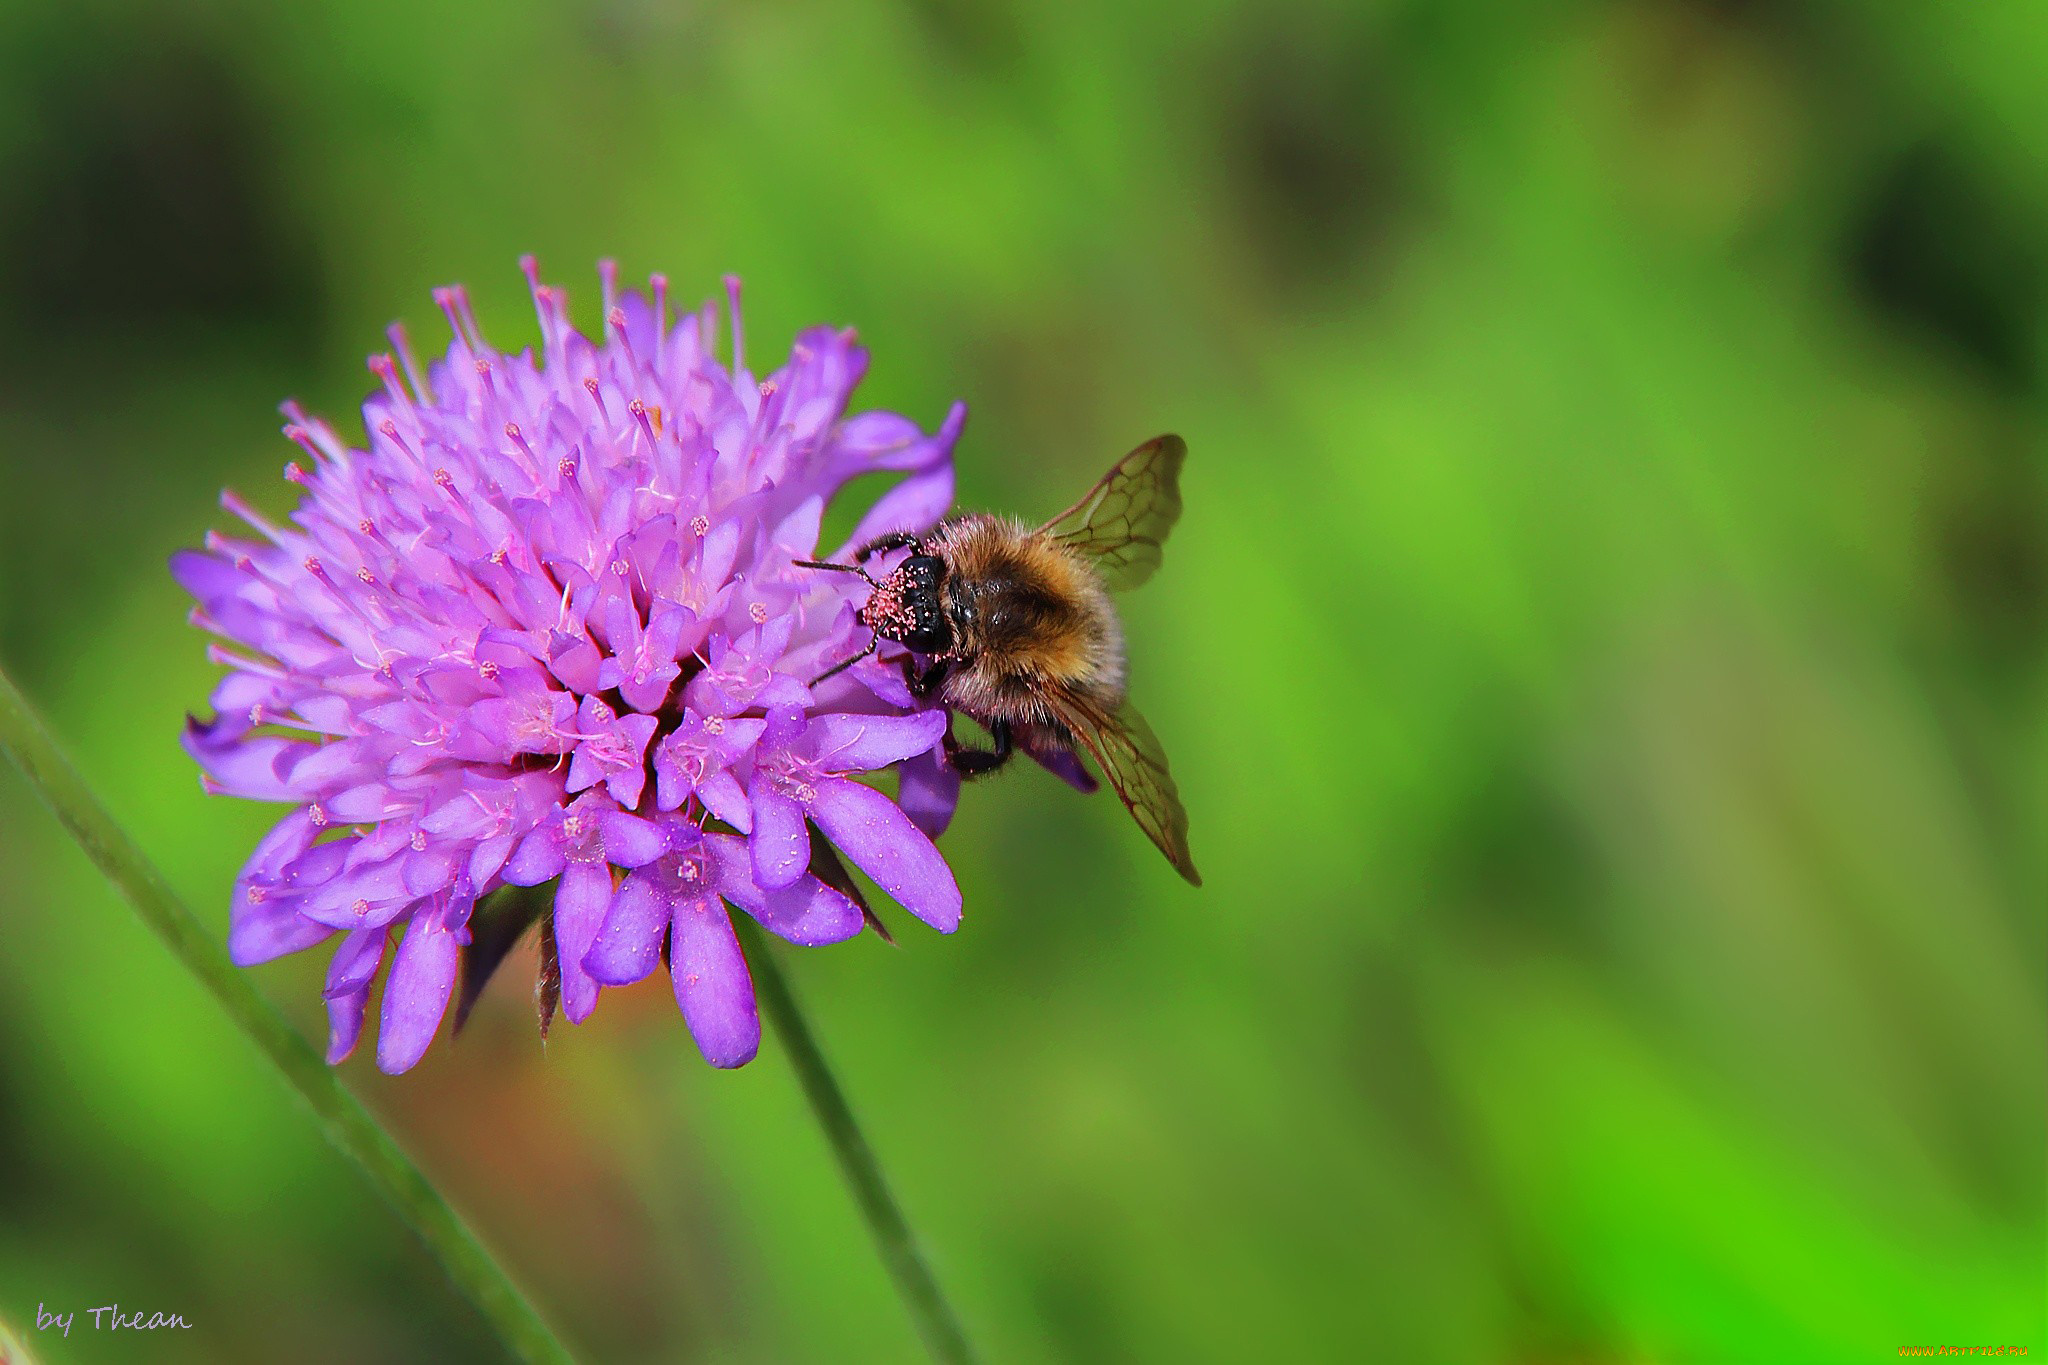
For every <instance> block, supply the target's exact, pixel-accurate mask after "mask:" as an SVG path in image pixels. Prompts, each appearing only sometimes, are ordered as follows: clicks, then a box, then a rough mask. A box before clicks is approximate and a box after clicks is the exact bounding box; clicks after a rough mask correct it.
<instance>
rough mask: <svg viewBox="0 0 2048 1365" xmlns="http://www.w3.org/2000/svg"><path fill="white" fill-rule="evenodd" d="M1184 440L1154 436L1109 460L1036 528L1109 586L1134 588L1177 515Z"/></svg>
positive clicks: (1155, 560) (1151, 566)
mask: <svg viewBox="0 0 2048 1365" xmlns="http://www.w3.org/2000/svg"><path fill="white" fill-rule="evenodd" d="M1187 457H1188V443H1187V442H1186V441H1183V440H1181V438H1180V437H1178V436H1155V437H1153V438H1152V439H1151V440H1149V441H1147V442H1145V444H1143V445H1141V446H1139V447H1138V448H1137V449H1136V450H1134V451H1132V452H1131V453H1130V454H1128V455H1126V456H1124V457H1123V458H1122V459H1121V460H1118V461H1117V462H1116V463H1115V464H1114V465H1111V466H1110V470H1109V472H1108V473H1107V474H1104V475H1103V476H1102V477H1101V478H1100V479H1099V480H1097V481H1096V484H1095V486H1094V487H1093V488H1091V489H1089V490H1088V492H1087V494H1086V496H1084V497H1083V498H1082V499H1081V500H1080V501H1079V502H1077V503H1075V504H1074V505H1073V506H1072V507H1069V508H1068V509H1067V510H1066V511H1064V512H1062V513H1060V514H1059V515H1058V516H1056V517H1054V518H1053V519H1052V520H1051V521H1049V522H1047V523H1046V524H1045V525H1044V526H1042V527H1040V528H1039V530H1040V532H1041V533H1043V534H1045V535H1048V536H1051V537H1052V538H1053V539H1054V540H1057V541H1058V542H1060V544H1062V545H1064V546H1066V547H1067V548H1068V549H1070V550H1073V551H1075V552H1076V553H1078V554H1079V555H1080V556H1081V557H1082V558H1084V559H1086V560H1088V561H1089V562H1090V563H1091V564H1093V565H1094V566H1095V571H1096V572H1097V573H1099V574H1101V575H1102V581H1103V583H1104V584H1105V585H1107V586H1108V587H1109V588H1111V589H1113V590H1116V591H1122V590H1123V589H1126V588H1135V587H1137V586H1138V585H1139V584H1141V583H1143V582H1144V581H1145V580H1146V579H1148V578H1150V577H1151V576H1152V574H1153V571H1154V570H1156V569H1157V568H1158V567H1159V547H1160V546H1161V545H1163V544H1165V543H1166V533H1167V532H1168V531H1171V530H1172V529H1173V524H1174V523H1175V522H1176V521H1178V520H1180V467H1181V465H1182V464H1183V463H1184V462H1185V461H1186V460H1187Z"/></svg>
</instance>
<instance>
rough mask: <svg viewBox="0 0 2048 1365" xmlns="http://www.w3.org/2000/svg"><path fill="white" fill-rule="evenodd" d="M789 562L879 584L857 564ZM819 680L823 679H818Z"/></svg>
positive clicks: (807, 560)
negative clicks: (857, 576)
mask: <svg viewBox="0 0 2048 1365" xmlns="http://www.w3.org/2000/svg"><path fill="white" fill-rule="evenodd" d="M789 562H790V563H792V564H794V565H796V566H797V567H798V568H799V569H831V570H832V571H833V572H835V573H857V574H859V575H860V576H861V577H862V578H864V579H867V585H868V586H869V587H871V588H873V587H879V586H880V585H879V584H877V583H876V582H875V580H874V579H872V578H868V571H867V570H866V569H863V568H862V567H861V566H860V565H858V564H830V563H827V562H826V561H824V560H822V559H792V560H790V561H789ZM828 676H829V675H828ZM820 681H823V679H820Z"/></svg>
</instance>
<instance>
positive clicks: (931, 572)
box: [900, 555, 953, 654]
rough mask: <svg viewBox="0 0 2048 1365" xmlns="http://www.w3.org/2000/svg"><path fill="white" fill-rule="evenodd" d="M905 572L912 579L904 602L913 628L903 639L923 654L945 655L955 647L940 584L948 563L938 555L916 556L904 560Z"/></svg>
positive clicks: (904, 595) (903, 570)
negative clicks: (940, 594) (940, 591)
mask: <svg viewBox="0 0 2048 1365" xmlns="http://www.w3.org/2000/svg"><path fill="white" fill-rule="evenodd" d="M902 572H903V573H904V574H906V575H907V576H908V578H909V586H908V589H907V590H906V591H905V592H904V594H903V605H904V607H905V608H906V609H907V610H908V612H909V614H910V620H911V627H910V629H909V630H908V631H906V632H905V633H904V634H903V635H902V636H901V637H900V638H901V639H902V641H903V643H904V644H906V645H909V646H910V647H911V648H912V649H914V650H916V651H917V652H918V653H920V654H943V653H945V652H946V651H947V650H949V649H951V648H952V647H953V628H952V626H951V625H950V624H949V623H948V622H947V620H946V612H945V604H944V603H943V601H941V599H940V596H939V583H940V581H941V580H943V579H944V578H945V576H946V563H945V561H944V560H942V559H940V558H939V557H938V556H937V555H912V556H911V557H910V558H909V559H906V560H904V561H903V568H902Z"/></svg>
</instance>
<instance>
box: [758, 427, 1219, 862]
mask: <svg viewBox="0 0 2048 1365" xmlns="http://www.w3.org/2000/svg"><path fill="white" fill-rule="evenodd" d="M1187 449H1188V448H1187V443H1186V442H1185V441H1183V440H1181V438H1180V437H1178V436H1161V437H1158V438H1156V439H1154V440H1151V441H1147V442H1146V443H1145V444H1144V445H1141V446H1139V447H1138V448H1137V449H1136V450H1134V451H1132V452H1131V453H1130V454H1128V455H1126V456H1124V458H1123V459H1121V460H1119V461H1117V462H1116V464H1114V465H1112V466H1111V467H1110V470H1109V472H1108V473H1107V474H1104V475H1103V476H1102V478H1101V479H1100V480H1098V481H1097V482H1096V484H1095V486H1094V487H1093V488H1091V489H1089V490H1088V492H1087V494H1086V495H1084V496H1083V497H1082V498H1081V500H1080V501H1079V502H1077V503H1075V504H1074V505H1073V506H1072V507H1069V508H1068V509H1067V510H1066V511H1064V512H1062V513H1060V514H1059V515H1058V516H1056V517H1054V518H1053V519H1052V520H1051V521H1048V522H1047V523H1045V524H1044V525H1043V526H1040V527H1037V528H1035V529H1034V528H1031V527H1029V526H1026V525H1025V524H1024V523H1022V522H1019V521H1015V520H1012V519H1010V518H1006V517H995V516H988V515H985V514H977V515H973V516H964V517H955V518H952V519H951V520H948V521H945V522H942V523H940V525H939V526H938V527H937V528H936V529H935V530H933V531H932V532H931V533H930V534H928V535H924V536H914V535H909V534H906V533H903V532H895V533H892V534H889V535H884V536H880V537H877V538H876V539H874V540H871V541H869V542H867V543H866V544H865V545H862V546H861V547H860V548H859V549H857V550H856V551H855V552H854V555H853V560H854V562H853V563H851V564H833V563H827V562H824V561H820V560H797V561H795V563H797V564H798V565H799V566H801V567H803V568H808V569H831V570H835V571H837V572H840V573H853V574H859V575H860V576H861V577H862V578H863V579H865V580H866V581H867V583H868V585H869V587H870V588H872V589H873V591H871V592H870V593H869V594H868V598H867V601H866V602H864V603H862V604H861V607H860V609H859V613H858V615H859V620H860V623H861V624H862V625H864V626H866V627H867V628H868V629H869V630H870V631H871V632H873V636H872V638H871V639H870V640H869V641H868V644H867V648H865V649H863V650H862V651H861V652H860V653H858V654H856V655H854V656H853V657H852V658H850V659H847V660H845V661H844V662H842V663H840V664H839V665H837V666H836V667H834V668H832V669H830V670H828V671H827V672H826V673H824V674H823V675H821V676H820V677H818V678H817V679H816V680H815V681H816V682H823V681H825V679H826V678H830V677H832V676H833V675H834V674H837V673H839V672H842V671H843V670H845V669H848V668H851V667H852V666H853V665H854V664H856V663H859V662H860V661H861V660H862V659H865V658H867V657H868V656H869V655H871V654H873V653H875V651H876V650H877V649H879V648H880V647H881V643H882V642H883V641H884V640H893V641H896V642H897V643H899V644H902V645H904V646H906V647H907V648H908V650H909V654H908V655H906V656H905V658H904V660H903V670H904V678H905V680H906V681H907V682H908V683H909V685H910V690H911V691H912V693H914V694H915V695H917V696H919V697H930V696H933V695H936V696H937V697H938V698H939V700H940V701H941V702H943V703H944V704H945V705H946V706H947V707H949V708H951V709H952V710H955V711H959V712H961V713H963V714H964V715H967V716H969V717H971V718H972V719H974V720H976V721H978V722H980V723H981V725H983V726H984V727H985V728H986V729H987V730H988V732H989V738H990V741H991V745H992V747H990V748H987V749H972V748H966V747H963V746H961V745H959V744H957V743H955V742H954V741H953V739H952V737H951V735H950V734H949V735H948V736H947V752H948V754H949V755H950V757H951V759H952V763H953V766H954V768H956V769H957V770H958V771H959V772H960V774H961V775H962V776H964V777H975V776H979V775H981V774H984V773H989V772H993V771H995V770H996V769H997V768H1000V767H1002V765H1003V764H1004V763H1005V762H1007V761H1008V759H1009V758H1010V756H1011V754H1012V753H1013V752H1014V751H1015V750H1017V749H1019V748H1021V749H1023V750H1024V751H1025V752H1027V753H1029V754H1031V755H1032V756H1033V757H1035V758H1037V759H1039V760H1040V761H1041V762H1043V763H1045V764H1046V766H1048V767H1050V768H1052V769H1053V770H1054V771H1055V772H1058V773H1061V775H1063V776H1068V777H1069V779H1070V780H1074V779H1077V778H1078V779H1079V781H1077V782H1076V785H1084V784H1085V789H1088V790H1092V789H1093V786H1094V784H1093V782H1092V781H1088V780H1087V777H1086V774H1085V772H1084V771H1083V770H1082V769H1081V768H1080V765H1079V764H1078V763H1077V762H1076V761H1075V758H1074V754H1075V750H1076V747H1077V746H1078V747H1079V748H1081V749H1085V750H1086V751H1087V753H1088V755H1089V756H1090V757H1091V758H1093V759H1094V760H1095V763H1096V766H1097V767H1099V768H1101V769H1102V772H1103V775H1104V776H1106V777H1107V778H1108V779H1109V783H1110V785H1111V786H1112V787H1114V788H1115V789H1116V793H1117V795H1118V796H1119V797H1121V798H1122V799H1123V803H1124V805H1125V806H1126V807H1128V808H1129V810H1130V812H1131V815H1132V816H1133V817H1134V818H1135V819H1136V820H1137V822H1138V827H1139V828H1140V829H1142V830H1144V831H1145V833H1146V835H1147V836H1148V837H1149V838H1150V839H1151V840H1152V842H1153V843H1154V844H1157V845H1158V846H1159V851H1160V852H1162V853H1164V854H1165V855H1166V858H1167V861H1168V862H1170V863H1172V864H1173V866H1174V869H1175V870H1176V871H1178V872H1179V873H1180V875H1181V876H1183V877H1185V878H1187V879H1188V881H1190V882H1191V883H1193V884H1194V885H1196V886H1200V885H1201V884H1202V879H1201V876H1200V875H1199V874H1198V873H1197V872H1196V871H1195V863H1194V859H1193V858H1192V857H1191V856H1190V854H1189V853H1188V816H1187V811H1186V810H1184V809H1183V808H1182V807H1181V803H1180V793H1179V791H1178V790H1177V789H1176V788H1175V787H1174V785H1173V774H1172V773H1171V772H1169V771H1168V770H1167V766H1166V754H1165V752H1164V751H1163V750H1162V749H1161V748H1160V745H1159V739H1158V737H1157V736H1156V735H1154V734H1153V733H1152V727H1151V726H1149V725H1147V724H1146V723H1145V718H1144V717H1143V716H1141V715H1139V714H1138V712H1137V710H1136V708H1134V707H1133V706H1132V705H1131V704H1130V702H1129V700H1128V699H1127V698H1126V697H1125V695H1124V693H1125V657H1124V635H1123V626H1122V623H1121V622H1120V621H1119V620H1118V619H1117V613H1116V607H1115V605H1114V604H1113V603H1112V602H1111V601H1110V596H1109V595H1110V593H1111V592H1112V591H1121V590H1124V589H1128V588H1135V587H1137V586H1138V585H1139V584H1141V583H1143V582H1144V581H1145V580H1146V579H1148V578H1150V577H1151V576H1152V574H1153V572H1154V570H1156V569H1157V568H1158V567H1159V558H1160V546H1161V544H1163V543H1164V541H1165V540H1166V534H1167V532H1168V531H1170V530H1172V529H1173V524H1174V522H1175V521H1177V520H1179V518H1180V469H1181V465H1182V463H1183V462H1184V461H1185V460H1186V459H1187ZM891 550H908V551H910V554H909V556H908V557H907V558H905V559H904V560H903V561H902V562H901V563H899V564H898V565H897V566H896V567H895V569H893V570H892V571H891V572H890V573H889V574H888V575H887V576H886V577H884V578H881V579H876V578H873V577H871V576H870V575H869V574H868V571H867V568H866V561H867V560H869V559H870V558H872V557H874V556H875V555H879V554H885V553H887V552H889V551H891ZM920 657H921V658H922V659H923V660H925V662H924V663H923V664H922V665H920V664H919V662H918V660H919V658H920Z"/></svg>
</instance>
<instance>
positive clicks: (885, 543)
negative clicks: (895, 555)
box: [853, 531, 924, 564]
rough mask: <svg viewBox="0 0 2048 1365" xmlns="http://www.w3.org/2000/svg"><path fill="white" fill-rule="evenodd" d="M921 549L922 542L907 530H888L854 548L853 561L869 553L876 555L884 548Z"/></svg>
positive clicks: (866, 556) (857, 560)
mask: <svg viewBox="0 0 2048 1365" xmlns="http://www.w3.org/2000/svg"><path fill="white" fill-rule="evenodd" d="M923 549H924V543H923V542H922V541H920V540H919V539H918V538H917V537H916V536H914V535H911V534H910V533H909V532H907V531H890V532H888V533H887V534H885V535H879V536H876V537H875V538H874V539H873V540H871V541H869V542H868V543H867V544H865V545H863V546H861V547H860V548H859V549H858V550H855V551H854V552H853V562H854V563H856V564H858V563H860V562H861V561H863V560H865V559H867V558H868V557H869V556H870V555H878V554H881V553H883V552H884V551H886V550H917V551H919V552H920V553H921V552H922V551H923Z"/></svg>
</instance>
